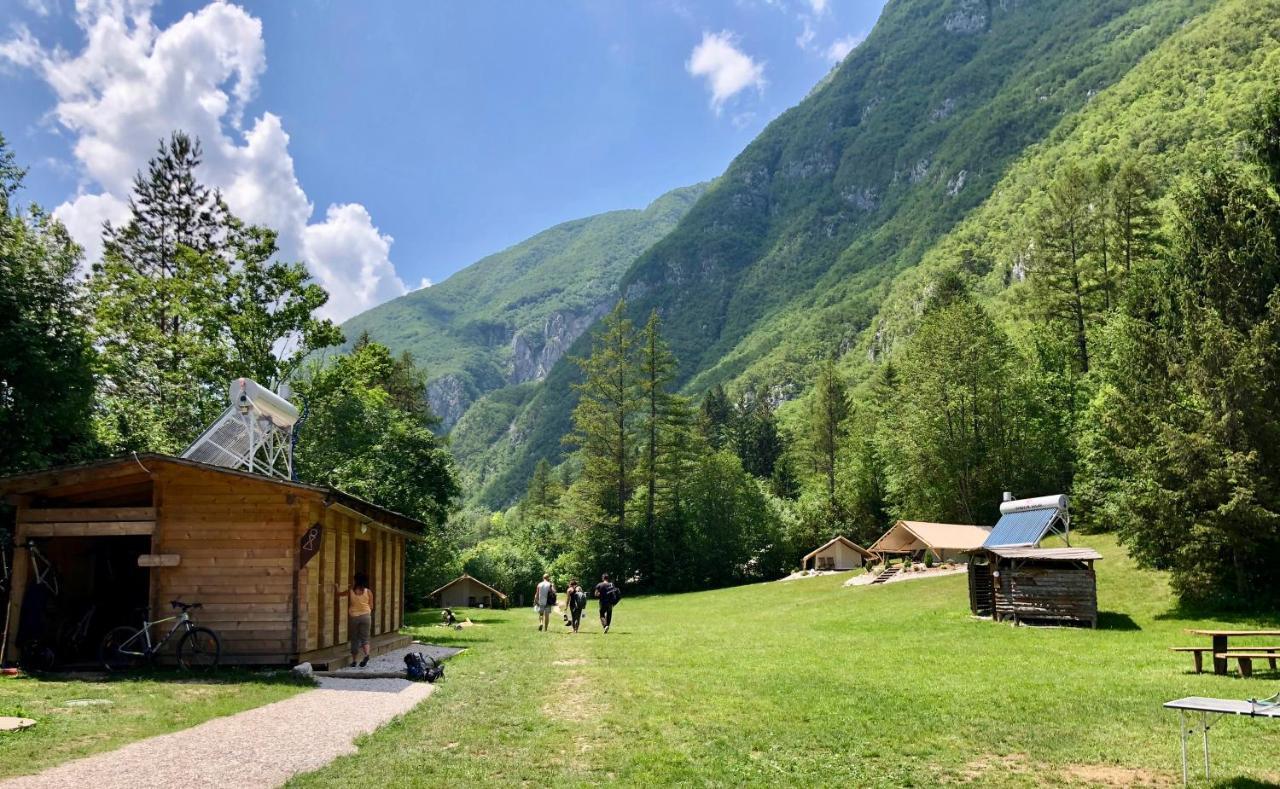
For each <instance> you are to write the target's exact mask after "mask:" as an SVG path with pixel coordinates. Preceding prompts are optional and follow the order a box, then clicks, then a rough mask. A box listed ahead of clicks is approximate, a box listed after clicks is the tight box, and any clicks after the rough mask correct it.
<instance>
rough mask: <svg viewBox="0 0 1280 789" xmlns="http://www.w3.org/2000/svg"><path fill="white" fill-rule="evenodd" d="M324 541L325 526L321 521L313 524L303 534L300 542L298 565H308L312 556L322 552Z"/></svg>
mask: <svg viewBox="0 0 1280 789" xmlns="http://www.w3.org/2000/svg"><path fill="white" fill-rule="evenodd" d="M323 542H324V528H323V527H322V526H321V525H320V524H319V523H313V524H311V528H309V529H307V530H306V531H305V532H303V534H302V539H301V540H299V542H298V551H299V553H298V557H299V559H298V566H299V567H306V566H307V562H309V561H311V557H312V556H315V555H316V554H317V553H320V544H321V543H323Z"/></svg>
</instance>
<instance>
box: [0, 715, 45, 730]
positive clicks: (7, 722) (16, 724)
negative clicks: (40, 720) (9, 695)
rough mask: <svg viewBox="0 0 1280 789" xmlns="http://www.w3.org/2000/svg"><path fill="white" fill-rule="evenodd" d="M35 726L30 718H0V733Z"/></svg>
mask: <svg viewBox="0 0 1280 789" xmlns="http://www.w3.org/2000/svg"><path fill="white" fill-rule="evenodd" d="M35 725H36V722H35V721H33V720H31V719H30V718H14V717H10V716H0V731H19V730H21V729H29V728H31V727H32V726H35Z"/></svg>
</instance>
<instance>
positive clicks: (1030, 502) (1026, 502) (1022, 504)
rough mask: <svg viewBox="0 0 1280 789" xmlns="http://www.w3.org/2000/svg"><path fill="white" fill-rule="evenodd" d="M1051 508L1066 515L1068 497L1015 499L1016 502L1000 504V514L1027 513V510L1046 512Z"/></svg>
mask: <svg viewBox="0 0 1280 789" xmlns="http://www.w3.org/2000/svg"><path fill="white" fill-rule="evenodd" d="M1051 508H1052V509H1056V510H1058V511H1059V512H1062V513H1064V514H1065V513H1066V511H1067V497H1066V496H1064V495H1061V494H1059V495H1057V496H1036V497H1035V498H1033V499H1015V500H1014V501H1006V502H1003V503H1001V504H1000V514H1001V515H1008V514H1009V513H1011V512H1026V511H1027V510H1045V509H1051Z"/></svg>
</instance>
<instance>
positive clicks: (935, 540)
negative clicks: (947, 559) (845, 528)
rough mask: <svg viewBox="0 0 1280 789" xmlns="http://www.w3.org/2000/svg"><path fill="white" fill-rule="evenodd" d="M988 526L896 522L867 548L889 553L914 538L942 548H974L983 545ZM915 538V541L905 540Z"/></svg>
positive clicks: (950, 549) (930, 545)
mask: <svg viewBox="0 0 1280 789" xmlns="http://www.w3.org/2000/svg"><path fill="white" fill-rule="evenodd" d="M990 533H991V529H990V528H989V527H987V526H970V525H969V524H966V523H931V522H929V521H898V522H897V523H895V524H893V525H892V526H890V527H889V530H888V531H886V532H885V533H884V534H883V535H881V537H880V539H878V540H876V541H875V543H874V544H873V545H872V546H871V548H870V549H869V550H871V551H876V552H880V551H883V552H886V553H892V552H893V551H897V550H903V549H904V548H903V546H906V545H911V544H914V542H915V540H918V541H920V542H922V543H924V544H925V545H926V546H927V547H929V548H932V549H935V550H943V551H973V550H977V549H978V548H981V547H982V544H983V543H984V542H986V539H987V536H988V535H989V534H990ZM907 537H914V538H915V540H911V539H906V538H907Z"/></svg>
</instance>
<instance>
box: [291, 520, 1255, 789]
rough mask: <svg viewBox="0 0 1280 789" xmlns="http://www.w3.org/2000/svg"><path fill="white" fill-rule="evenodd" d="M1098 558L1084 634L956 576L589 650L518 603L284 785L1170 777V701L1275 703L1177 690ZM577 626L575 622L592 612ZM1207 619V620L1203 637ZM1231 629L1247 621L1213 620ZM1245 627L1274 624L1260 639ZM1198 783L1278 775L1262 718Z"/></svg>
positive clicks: (1213, 687)
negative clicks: (998, 619)
mask: <svg viewBox="0 0 1280 789" xmlns="http://www.w3.org/2000/svg"><path fill="white" fill-rule="evenodd" d="M1080 542H1082V543H1083V544H1088V545H1092V546H1094V547H1097V548H1099V549H1100V550H1101V551H1102V553H1103V555H1104V556H1106V557H1107V558H1106V559H1105V560H1104V561H1102V562H1099V564H1098V572H1099V599H1100V606H1101V608H1102V610H1103V611H1105V612H1106V613H1105V614H1104V616H1103V625H1104V627H1102V628H1100V629H1099V630H1096V631H1091V630H1078V629H1059V628H1045V629H1038V628H1026V627H1024V628H1015V627H1012V626H1007V625H997V624H993V623H991V622H987V621H975V620H974V619H972V618H971V617H970V616H969V612H968V608H967V604H968V599H967V587H966V580H965V578H964V577H963V576H956V577H949V578H934V579H922V580H917V581H911V582H907V583H900V584H888V585H885V586H878V587H854V588H843V587H842V586H841V584H842V582H843V581H844V580H845V578H846V577H847V576H844V575H840V576H827V577H822V578H815V579H805V580H799V581H791V582H784V583H769V584H760V585H755V586H749V587H742V588H736V589H725V590H720V591H714V592H703V593H697V594H687V595H678V596H664V597H648V598H634V599H627V600H624V601H623V602H622V604H621V605H620V606H619V607H618V609H617V621H616V625H615V627H614V629H613V631H612V632H611V633H609V634H608V635H602V634H601V633H600V628H599V625H598V623H597V622H596V621H594V620H591V621H589V622H588V625H587V627H586V628H585V632H583V633H581V634H579V635H577V636H574V635H571V634H567V633H564V632H561V628H558V627H557V628H554V629H553V631H552V632H551V633H548V634H543V633H539V632H537V631H536V625H535V621H534V616H533V614H532V613H531V612H530V611H528V610H513V611H507V612H489V611H473V612H472V615H473V618H474V619H475V620H476V621H477V622H479V623H481V624H482V625H483V626H481V627H476V628H472V629H469V630H466V631H463V632H454V631H448V630H444V629H440V628H436V627H432V626H431V623H432V622H434V621H435V616H436V615H435V613H434V612H423V613H422V614H420V615H419V616H418V617H417V618H416V620H415V622H416V623H417V624H418V627H417V628H416V629H415V630H414V632H415V633H417V634H419V635H420V636H422V637H423V638H424V639H425V640H430V641H434V642H437V643H449V644H458V645H463V646H466V647H468V648H469V649H468V651H467V652H466V653H464V654H463V655H461V656H459V657H458V658H456V659H454V660H453V661H452V662H451V663H450V664H449V666H448V678H447V680H446V682H445V683H444V684H443V685H441V686H439V688H438V689H437V692H436V693H435V695H433V696H432V697H431V698H430V699H429V700H428V701H427V702H426V703H424V704H423V705H422V706H420V707H419V708H417V709H416V710H415V711H414V712H412V713H410V714H409V715H407V716H405V717H404V718H402V719H401V720H399V721H397V722H395V723H393V724H391V725H389V726H387V727H386V728H384V729H382V730H380V731H378V732H376V733H374V734H373V735H371V736H369V737H367V738H365V739H364V740H363V741H362V743H361V747H360V751H359V753H358V754H356V755H354V756H351V757H346V758H343V759H340V760H338V761H337V762H335V763H334V764H332V765H330V767H328V768H327V769H325V770H322V771H320V772H318V773H314V774H310V775H307V776H303V777H301V778H299V779H297V780H296V784H297V785H298V786H340V785H347V786H353V785H369V784H378V783H386V784H392V783H394V784H396V785H403V784H406V783H416V784H420V785H431V786H461V785H475V784H494V785H506V786H511V785H532V786H544V785H550V786H564V785H585V784H589V783H598V782H617V783H620V784H624V785H632V786H637V785H655V784H673V783H678V784H698V785H718V786H722V785H743V784H799V783H805V784H825V785H868V784H880V785H896V786H901V785H916V786H923V785H931V784H937V783H962V782H976V783H980V784H984V785H987V784H998V785H1039V784H1045V783H1057V784H1072V783H1094V784H1098V783H1102V784H1107V783H1109V784H1112V785H1133V784H1137V783H1144V782H1145V783H1161V784H1162V783H1168V782H1171V781H1175V780H1177V779H1178V778H1179V776H1178V775H1177V771H1178V764H1179V762H1178V739H1177V725H1176V716H1175V715H1174V714H1173V713H1170V712H1166V711H1164V710H1162V709H1161V708H1160V704H1161V703H1162V702H1164V701H1166V700H1169V699H1173V698H1177V697H1179V696H1185V695H1192V694H1196V695H1208V696H1223V697H1229V698H1246V697H1250V696H1259V697H1260V696H1264V695H1270V694H1272V693H1275V692H1276V691H1277V690H1280V681H1277V676H1276V675H1274V674H1272V675H1267V674H1263V675H1262V676H1261V677H1255V678H1254V679H1252V680H1250V681H1244V680H1240V679H1236V678H1234V677H1215V676H1212V675H1200V676H1197V675H1195V674H1193V673H1191V658H1190V656H1189V655H1181V654H1173V653H1170V652H1169V651H1168V650H1167V647H1169V646H1172V645H1178V644H1190V643H1197V640H1196V639H1195V638H1193V637H1191V636H1188V635H1186V634H1185V633H1184V632H1183V631H1184V629H1185V628H1188V627H1193V626H1197V625H1208V624H1212V623H1214V621H1215V620H1209V619H1194V618H1186V617H1184V616H1183V615H1180V614H1179V613H1178V612H1177V611H1176V609H1175V607H1174V604H1173V601H1172V599H1171V597H1170V595H1169V592H1168V588H1167V585H1166V583H1165V580H1164V578H1163V576H1161V575H1160V574H1157V573H1150V572H1140V571H1137V570H1135V569H1134V567H1133V565H1132V564H1131V563H1130V562H1129V561H1128V560H1127V559H1126V558H1124V556H1123V553H1122V551H1121V550H1120V549H1119V548H1118V547H1117V546H1116V544H1115V543H1114V541H1112V540H1110V539H1108V538H1101V537H1087V538H1084V539H1082V540H1081V541H1080ZM588 613H589V614H592V615H593V614H594V604H593V605H592V607H591V608H590V610H589V612H588ZM1219 623H1225V622H1219ZM1231 624H1236V625H1241V626H1244V625H1251V624H1262V623H1261V622H1258V621H1257V620H1232V621H1231ZM1266 624H1274V623H1272V622H1268V623H1266ZM1213 747H1214V769H1215V774H1216V776H1215V777H1216V778H1218V779H1221V780H1222V781H1223V782H1225V783H1226V784H1228V785H1237V786H1247V785H1257V784H1259V783H1266V782H1267V781H1275V780H1277V779H1280V725H1277V724H1276V723H1274V722H1268V721H1248V720H1225V721H1223V722H1221V723H1219V724H1218V725H1217V726H1216V727H1215V729H1214V741H1213Z"/></svg>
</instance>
